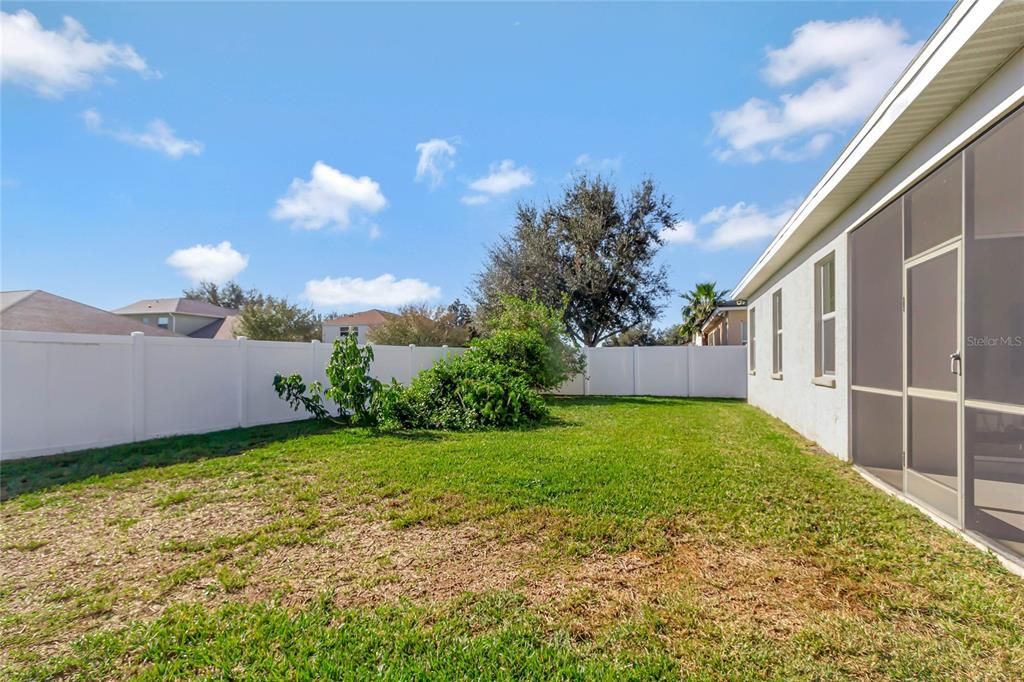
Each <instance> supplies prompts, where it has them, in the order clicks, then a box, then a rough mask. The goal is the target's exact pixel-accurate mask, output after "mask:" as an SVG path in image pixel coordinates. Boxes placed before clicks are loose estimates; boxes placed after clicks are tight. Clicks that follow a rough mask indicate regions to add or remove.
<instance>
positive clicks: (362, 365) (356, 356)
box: [274, 336, 381, 426]
mask: <svg viewBox="0 0 1024 682" xmlns="http://www.w3.org/2000/svg"><path fill="white" fill-rule="evenodd" d="M372 362H373V348H372V347H370V346H365V347H363V348H360V347H359V344H358V341H357V340H356V337H355V336H343V337H341V338H338V339H335V340H334V347H333V349H332V351H331V359H330V360H329V361H328V363H327V379H328V380H329V381H330V386H329V387H328V388H327V389H324V387H323V384H321V383H320V382H319V381H312V382H310V383H309V386H308V387H307V385H306V383H305V382H304V381H303V380H302V376H301V375H299V374H292V375H290V376H282V375H280V374H275V375H274V390H275V391H276V392H277V395H278V396H279V397H280V398H281V399H282V400H285V401H286V402H287V403H288V404H289V405H291V407H292V409H293V410H298V409H299V408H300V407H304V408H305V409H306V411H307V412H308V413H309V414H310V415H311V416H313V417H314V418H316V419H321V420H330V421H336V422H346V421H351V422H354V423H356V424H364V425H367V426H372V425H374V424H375V423H376V418H375V417H374V415H373V412H372V410H371V409H370V408H371V404H372V399H373V396H374V394H375V393H377V392H378V390H379V388H380V385H381V384H380V382H379V381H377V380H376V379H374V378H373V377H371V376H370V364H371V363H372ZM307 390H308V393H307ZM324 398H327V399H328V400H331V401H333V402H334V404H335V405H337V406H338V416H337V417H334V416H332V415H331V413H330V411H329V410H328V409H327V406H326V402H325V400H324Z"/></svg>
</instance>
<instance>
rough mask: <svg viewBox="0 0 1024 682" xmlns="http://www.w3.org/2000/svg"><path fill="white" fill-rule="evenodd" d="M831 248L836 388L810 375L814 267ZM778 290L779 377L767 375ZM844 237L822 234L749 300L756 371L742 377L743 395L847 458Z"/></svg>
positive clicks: (812, 347)
mask: <svg viewBox="0 0 1024 682" xmlns="http://www.w3.org/2000/svg"><path fill="white" fill-rule="evenodd" d="M833 252H835V264H836V313H837V314H836V373H835V386H834V387H828V386H820V385H817V384H815V383H814V382H813V379H814V266H815V264H816V263H817V262H818V261H820V260H821V259H823V258H825V257H826V256H828V255H829V254H830V253H833ZM779 289H782V378H781V379H775V378H773V377H772V295H773V294H774V293H775V292H776V291H777V290H779ZM846 291H847V277H846V235H845V234H840V235H839V236H834V237H830V236H829V235H822V236H820V237H819V238H818V239H816V240H815V241H814V242H812V243H811V244H810V245H808V246H807V248H805V249H804V250H803V251H802V252H801V253H800V254H799V255H798V257H797V258H795V259H793V261H791V262H790V264H789V265H788V266H787V268H786V269H785V270H784V271H783V274H782V275H781V276H780V275H777V276H776V277H775V278H773V280H772V281H771V282H770V284H769V285H768V286H766V287H764V288H762V289H760V290H759V291H758V292H757V295H756V296H755V297H753V298H751V299H750V302H749V303H748V305H747V310H748V311H750V310H753V313H754V315H755V316H756V323H755V326H756V331H757V343H756V344H755V350H756V352H757V362H756V365H757V369H756V371H755V372H754V373H753V374H750V375H749V376H748V378H747V399H748V400H749V401H750V402H751V403H752V404H754V405H756V406H758V407H760V408H761V409H763V410H765V411H766V412H769V413H771V414H773V415H775V416H776V417H779V418H780V419H782V420H783V421H785V422H787V423H788V424H789V425H790V426H792V427H793V428H794V429H796V430H797V431H799V432H800V433H801V434H803V435H804V436H806V437H808V438H810V439H811V440H813V441H815V442H816V443H818V444H819V445H821V447H823V448H825V449H826V450H828V451H829V452H831V453H832V454H834V455H837V456H839V457H842V458H844V459H845V458H846V453H847V452H848V449H849V448H848V443H847V428H846V424H847V419H846V414H847V401H848V387H849V377H848V373H847V367H846V365H847V363H846V349H847V348H848V346H849V344H848V343H847V315H846V305H845V302H846Z"/></svg>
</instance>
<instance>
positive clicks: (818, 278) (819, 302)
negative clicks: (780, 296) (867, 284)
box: [814, 251, 838, 385]
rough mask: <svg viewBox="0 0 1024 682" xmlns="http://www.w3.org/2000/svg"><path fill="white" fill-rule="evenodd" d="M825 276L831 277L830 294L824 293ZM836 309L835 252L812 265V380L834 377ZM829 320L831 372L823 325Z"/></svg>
mask: <svg viewBox="0 0 1024 682" xmlns="http://www.w3.org/2000/svg"><path fill="white" fill-rule="evenodd" d="M826 276H831V282H829V284H830V285H831V286H830V287H829V288H830V289H831V291H830V292H826V286H825V285H826V282H825V278H826ZM826 293H830V296H829V299H830V301H829V302H830V303H831V304H832V309H831V310H828V311H826V310H825V307H826V306H825V302H826V296H825V294H826ZM836 308H837V305H836V252H835V251H832V252H831V253H829V254H828V255H827V256H825V257H824V258H822V259H821V260H819V261H818V262H817V263H815V264H814V378H815V379H816V380H821V381H825V382H828V381H829V380H831V381H832V382H834V381H835V376H836V342H835V335H836V324H837V319H838V315H837V313H836ZM829 320H831V321H832V370H831V371H828V370H826V369H825V367H826V365H827V363H826V358H825V323H826V322H828V321H829ZM833 385H834V384H833Z"/></svg>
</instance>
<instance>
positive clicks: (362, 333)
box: [322, 308, 398, 343]
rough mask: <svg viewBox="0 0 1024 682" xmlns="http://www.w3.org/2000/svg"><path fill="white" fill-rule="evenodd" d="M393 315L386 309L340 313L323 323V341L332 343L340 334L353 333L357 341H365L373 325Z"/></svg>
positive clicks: (393, 314) (380, 323) (379, 323)
mask: <svg viewBox="0 0 1024 682" xmlns="http://www.w3.org/2000/svg"><path fill="white" fill-rule="evenodd" d="M393 317H398V316H397V315H396V314H395V313H389V312H388V311H386V310H377V309H376V308H373V309H371V310H363V311H361V312H358V313H352V314H351V315H342V316H341V317H335V318H333V319H331V320H326V321H324V323H323V336H322V339H323V342H324V343H334V340H335V339H337V338H339V337H341V336H350V335H353V334H354V335H355V336H356V340H357V341H358V342H359V343H366V335H367V333H369V331H370V330H371V329H373V328H374V327H379V326H381V325H382V324H384V323H385V322H387V321H388V320H390V319H391V318H393Z"/></svg>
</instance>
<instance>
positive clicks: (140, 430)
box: [131, 332, 146, 441]
mask: <svg viewBox="0 0 1024 682" xmlns="http://www.w3.org/2000/svg"><path fill="white" fill-rule="evenodd" d="M145 341H146V335H145V333H144V332H132V395H131V400H132V410H131V415H132V440H133V441H138V440H144V439H145V438H146V345H145Z"/></svg>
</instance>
